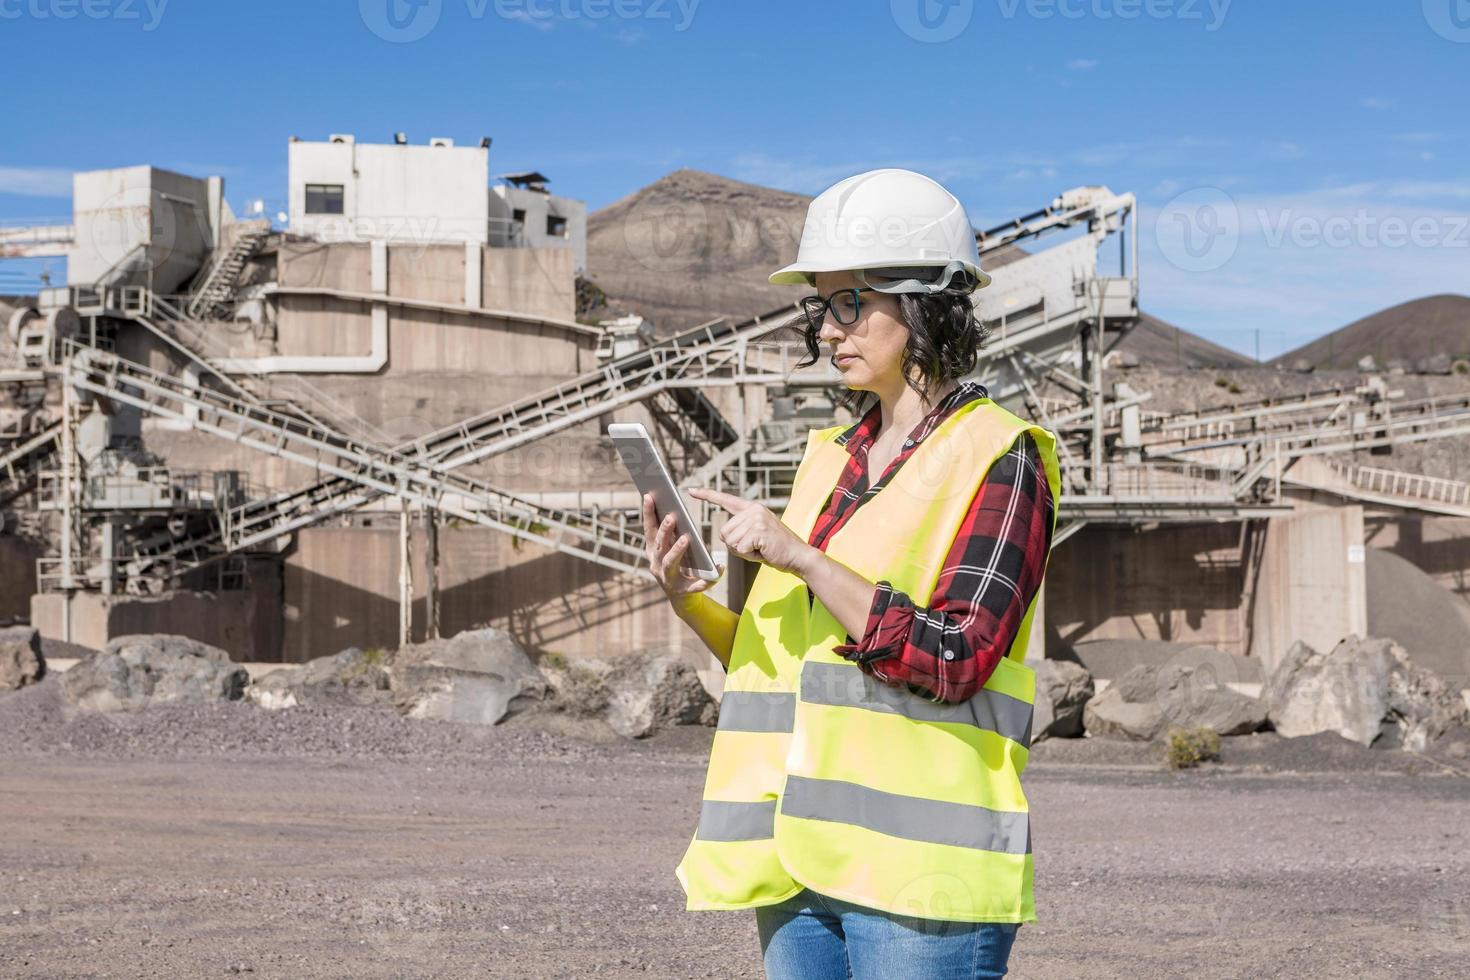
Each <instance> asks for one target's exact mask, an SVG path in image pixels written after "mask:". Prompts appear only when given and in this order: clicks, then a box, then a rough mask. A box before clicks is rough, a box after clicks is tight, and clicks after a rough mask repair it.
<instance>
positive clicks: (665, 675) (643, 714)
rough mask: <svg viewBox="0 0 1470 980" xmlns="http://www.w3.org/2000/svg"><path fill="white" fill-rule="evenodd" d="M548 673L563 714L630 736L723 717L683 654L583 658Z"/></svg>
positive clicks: (662, 652)
mask: <svg viewBox="0 0 1470 980" xmlns="http://www.w3.org/2000/svg"><path fill="white" fill-rule="evenodd" d="M543 663H544V662H543ZM545 669H546V674H547V678H548V679H549V680H550V682H551V686H552V688H553V690H554V692H555V695H554V702H555V705H556V707H557V708H558V710H561V711H564V712H566V713H568V714H570V715H574V716H577V717H582V718H602V719H603V720H604V721H606V722H607V724H608V726H609V727H610V728H612V729H613V731H615V732H617V733H618V734H619V735H622V736H624V737H626V738H646V737H647V736H649V735H652V734H653V733H655V732H657V731H661V730H662V729H665V728H668V727H670V726H672V725H713V724H714V723H715V720H716V719H717V718H718V717H719V706H718V704H717V703H716V702H715V700H714V698H712V697H710V694H709V692H708V691H707V690H706V689H705V686H704V683H703V682H702V681H701V680H700V677H699V673H698V671H697V670H696V669H695V667H694V666H693V665H692V664H690V663H689V660H688V658H687V657H686V656H684V655H682V654H680V653H679V652H678V651H673V650H650V651H644V652H642V653H635V654H630V655H628V656H626V657H618V658H615V659H604V658H601V657H579V658H577V659H575V660H572V661H569V662H565V663H557V664H555V665H546V666H545Z"/></svg>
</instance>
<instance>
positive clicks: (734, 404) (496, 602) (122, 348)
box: [0, 134, 1470, 673]
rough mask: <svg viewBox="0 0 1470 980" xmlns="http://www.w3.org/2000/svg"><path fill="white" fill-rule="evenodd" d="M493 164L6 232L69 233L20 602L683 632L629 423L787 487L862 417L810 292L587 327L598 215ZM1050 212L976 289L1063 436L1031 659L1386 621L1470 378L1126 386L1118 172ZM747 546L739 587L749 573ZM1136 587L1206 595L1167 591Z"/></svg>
mask: <svg viewBox="0 0 1470 980" xmlns="http://www.w3.org/2000/svg"><path fill="white" fill-rule="evenodd" d="M490 154H491V148H490V140H489V139H483V140H480V141H478V144H477V145H474V144H472V145H457V144H456V142H455V140H453V139H448V138H436V139H432V140H429V141H428V142H427V143H425V144H418V145H415V144H413V143H410V142H409V141H408V140H407V138H406V137H404V136H403V135H401V134H399V135H397V136H395V137H394V139H393V141H392V142H389V143H383V144H374V143H368V142H366V141H363V140H359V139H357V138H355V137H354V136H353V135H346V134H336V135H330V136H328V137H327V138H326V139H323V140H308V139H297V138H292V139H291V140H290V142H289V144H288V146H287V159H288V173H289V177H288V187H287V188H285V189H284V194H283V195H282V198H283V199H284V200H286V201H287V202H288V204H287V205H286V207H285V209H283V210H282V211H281V212H280V213H279V214H274V215H272V214H268V213H264V212H265V211H267V210H268V209H267V208H265V206H264V202H259V203H257V204H254V205H252V206H251V207H249V208H246V209H245V211H246V213H243V214H237V213H236V212H235V210H234V209H232V207H231V206H230V204H229V203H228V201H227V196H226V188H225V186H224V181H223V180H222V179H221V178H219V177H210V176H206V177H195V176H188V175H184V174H179V173H172V172H169V171H166V170H161V169H158V168H155V167H151V166H146V165H140V166H136V167H128V168H123V169H114V170H102V171H91V172H84V173H77V174H75V175H74V178H73V193H72V208H73V213H72V215H71V218H70V221H69V222H64V221H56V222H54V223H48V224H32V225H19V224H10V225H7V226H5V227H4V228H3V229H0V249H3V254H4V255H5V256H10V257H37V256H64V257H65V259H66V279H67V281H66V284H65V285H49V286H47V287H45V288H42V289H41V290H40V291H39V293H38V294H37V295H35V296H31V297H9V298H6V299H5V300H4V302H5V303H6V304H7V307H8V308H7V309H6V310H5V319H6V329H5V332H4V339H3V340H0V508H3V529H4V534H3V536H0V584H3V588H0V619H8V620H10V621H15V622H29V623H30V624H32V625H33V626H34V627H36V628H37V629H39V630H40V632H41V634H42V636H43V637H46V638H49V639H54V640H59V641H65V642H68V643H74V644H78V645H80V646H83V647H87V648H91V649H101V648H103V647H105V646H106V645H107V643H108V641H109V640H111V639H113V638H114V637H117V636H121V635H126V634H132V633H171V634H180V635H185V636H189V637H193V638H196V639H198V640H200V641H203V642H206V643H209V644H213V645H215V646H218V647H219V648H221V649H224V650H226V651H228V652H229V653H230V655H231V656H232V657H233V658H234V659H237V660H241V661H255V662H259V661H286V662H300V661H306V660H309V659H312V658H314V657H319V656H322V655H325V654H330V653H334V652H336V651H337V650H340V649H343V648H346V647H349V646H358V647H363V648H367V647H384V648H392V647H396V646H399V645H402V644H407V643H412V642H416V641H423V640H427V639H432V638H434V637H438V636H450V635H453V634H454V633H457V632H459V631H461V630H464V629H468V628H472V627H482V626H494V627H498V628H501V629H504V630H506V631H508V632H509V633H510V634H511V635H513V636H515V637H516V638H517V640H518V641H519V642H521V643H523V644H524V645H525V646H526V647H527V648H529V649H534V650H540V651H550V652H556V653H560V654H566V655H570V656H576V655H578V654H585V653H592V652H603V653H606V652H608V651H616V650H633V649H643V648H648V647H650V646H656V645H660V644H663V645H675V646H680V645H682V646H688V645H689V644H690V643H691V642H692V641H691V640H690V639H689V638H686V637H683V636H682V635H681V633H680V629H679V624H678V623H677V621H675V620H674V619H673V617H672V616H671V615H670V614H669V613H668V611H667V608H666V605H665V603H664V602H663V597H662V594H661V593H660V592H659V590H658V588H657V587H656V586H655V585H654V584H653V582H652V581H651V579H649V578H648V577H647V575H646V573H645V572H644V571H643V570H642V567H641V566H643V565H645V564H646V560H645V557H644V548H643V542H642V534H641V522H640V520H639V514H638V503H639V501H638V496H637V493H636V491H635V490H633V488H632V487H631V484H630V483H629V482H628V480H627V478H626V474H625V473H624V471H623V470H622V469H621V468H620V467H619V466H618V465H617V464H616V456H615V454H614V452H613V450H612V448H611V443H610V440H609V439H608V438H607V437H606V436H605V429H606V426H607V425H608V424H609V423H611V422H615V421H643V422H645V424H647V425H648V427H649V429H650V431H654V432H656V433H657V434H658V438H659V440H660V441H661V443H662V446H663V448H664V450H665V452H666V454H667V455H668V457H669V459H670V460H671V463H672V465H673V466H674V468H675V469H676V471H677V472H676V477H677V479H679V480H680V482H681V484H682V485H684V486H713V487H717V488H720V489H724V490H727V491H730V492H734V493H738V494H740V495H743V496H746V497H748V498H752V499H757V500H760V501H762V502H764V503H766V504H767V505H769V506H771V507H773V508H779V507H780V506H781V505H782V504H783V502H784V499H785V494H786V492H787V489H788V488H789V486H790V483H791V480H792V477H793V474H794V472H795V468H796V464H797V462H798V461H799V458H800V454H801V451H802V447H803V445H804V443H805V435H806V432H807V430H808V429H810V428H813V427H818V426H824V425H830V424H833V423H834V422H835V421H838V420H840V418H841V417H843V416H842V414H841V413H840V412H839V410H838V409H837V408H836V400H835V398H834V394H835V392H836V387H837V384H838V381H837V375H836V373H835V370H834V369H833V368H831V366H830V365H828V364H826V363H823V362H819V363H817V364H815V365H810V366H805V367H801V366H798V365H799V362H800V361H802V359H803V355H804V353H805V351H804V348H803V347H802V345H801V344H800V342H799V338H798V337H797V335H796V334H795V333H794V332H793V331H792V330H791V329H789V327H790V323H791V320H792V317H793V315H794V314H795V313H796V309H797V308H796V305H795V304H796V300H797V299H798V298H799V297H798V296H797V295H796V293H797V291H796V290H793V295H792V297H791V302H790V303H789V304H788V305H784V306H780V307H777V308H773V309H771V310H769V311H768V312H766V313H765V314H763V315H760V316H754V317H730V316H726V317H721V318H718V319H713V320H710V321H708V322H703V323H699V324H692V325H691V324H675V325H672V327H670V328H668V329H662V328H664V327H669V326H670V325H667V324H661V325H660V327H661V329H659V330H655V329H653V325H652V324H650V323H649V322H648V321H647V320H646V319H645V318H644V317H642V316H639V315H637V314H638V311H636V310H634V311H632V313H631V315H627V314H625V315H623V316H620V317H617V318H607V319H602V320H600V321H599V320H597V319H593V318H589V317H588V316H586V315H584V314H585V311H579V293H580V290H579V283H582V282H585V281H586V277H587V275H588V258H587V255H588V215H587V209H586V206H585V204H584V203H583V202H581V201H579V200H576V199H575V198H571V197H563V196H559V195H557V194H553V193H551V191H550V190H549V189H548V184H549V179H548V178H547V177H546V176H545V175H543V174H540V173H536V172H523V173H514V174H507V175H496V176H495V177H494V178H493V179H492V168H491V161H490ZM1038 204H1040V206H1039V207H1038V208H1037V209H1036V210H1034V211H1032V212H1031V213H1028V214H1023V215H1018V216H1016V217H1015V218H1014V219H1012V220H1010V221H1007V222H1005V223H1003V224H1000V225H997V226H996V227H993V228H988V229H984V230H980V231H977V241H978V244H979V249H980V253H981V256H982V260H987V258H988V257H995V258H998V259H1003V263H1004V264H1003V265H1000V266H999V271H998V272H997V274H996V281H995V284H994V286H993V287H992V288H989V289H985V290H981V291H979V292H977V293H976V294H975V296H976V308H977V313H978V315H979V316H980V318H981V319H982V320H983V321H984V322H985V323H986V324H988V326H989V330H990V332H989V339H988V341H987V344H986V348H985V350H984V352H983V354H982V357H981V362H980V366H979V368H978V370H977V377H978V379H979V380H980V381H982V382H983V383H984V384H985V385H986V386H987V388H988V389H989V391H990V394H991V396H992V397H993V398H995V399H996V400H997V401H999V402H1001V403H1002V404H1004V405H1006V406H1007V407H1010V408H1012V409H1013V410H1014V411H1016V412H1018V413H1019V414H1022V415H1024V416H1027V417H1030V418H1033V419H1036V420H1037V421H1039V422H1041V423H1042V424H1043V425H1045V426H1046V427H1047V428H1049V429H1051V430H1053V431H1055V432H1056V433H1057V434H1058V435H1059V436H1060V437H1061V441H1060V447H1061V457H1062V465H1063V496H1062V500H1061V511H1060V518H1059V524H1058V529H1057V532H1056V535H1055V540H1054V544H1053V547H1054V557H1053V561H1052V572H1051V574H1050V577H1049V580H1048V584H1047V587H1046V591H1045V593H1044V596H1043V601H1042V602H1041V603H1040V604H1039V614H1040V618H1041V620H1042V622H1044V624H1045V628H1044V629H1037V630H1035V631H1034V632H1033V634H1032V635H1033V643H1032V647H1033V649H1032V651H1031V656H1033V657H1035V658H1038V659H1039V658H1043V657H1045V656H1047V654H1048V649H1049V648H1050V652H1051V653H1052V655H1056V653H1057V651H1058V649H1059V648H1062V647H1065V646H1068V645H1071V644H1074V643H1077V642H1080V641H1084V640H1089V639H1107V638H1110V637H1140V636H1142V637H1145V638H1150V639H1162V640H1173V641H1186V642H1196V643H1204V644H1208V645H1210V646H1212V647H1215V648H1217V649H1220V650H1224V651H1226V652H1229V653H1234V654H1241V655H1246V656H1248V657H1252V658H1258V659H1259V661H1260V662H1261V665H1262V667H1263V668H1264V669H1265V670H1270V669H1271V668H1272V667H1273V666H1274V665H1275V663H1276V662H1277V661H1278V660H1279V658H1280V657H1281V656H1282V655H1283V654H1284V653H1285V651H1286V650H1287V649H1288V648H1289V647H1290V646H1291V644H1292V643H1294V642H1296V641H1304V642H1306V643H1308V644H1309V645H1313V646H1315V647H1316V648H1318V649H1327V648H1330V647H1331V646H1332V645H1333V644H1334V643H1335V642H1336V641H1337V640H1338V639H1339V638H1341V637H1342V636H1345V635H1350V634H1359V635H1362V634H1366V633H1367V632H1368V624H1367V607H1368V601H1367V596H1366V579H1365V565H1366V561H1365V554H1366V549H1367V548H1368V547H1369V545H1370V544H1375V543H1376V544H1378V545H1379V546H1382V539H1383V537H1384V536H1398V537H1402V536H1404V535H1405V534H1406V533H1407V531H1406V530H1405V529H1407V528H1409V527H1412V528H1413V534H1414V536H1415V537H1416V538H1417V539H1424V538H1425V537H1426V532H1425V528H1426V527H1429V528H1431V532H1430V533H1429V534H1428V537H1431V538H1432V537H1434V536H1435V535H1434V533H1433V531H1432V528H1433V526H1434V524H1435V522H1437V521H1450V522H1451V523H1453V520H1454V519H1456V518H1466V517H1470V483H1465V482H1457V481H1454V480H1449V479H1443V478H1434V477H1431V476H1428V475H1426V474H1424V473H1421V472H1416V471H1415V469H1414V468H1413V466H1412V464H1409V465H1406V463H1405V461H1404V460H1403V459H1402V458H1401V457H1402V455H1403V454H1402V450H1403V448H1404V447H1408V446H1411V445H1414V444H1419V443H1428V442H1432V441H1436V440H1445V439H1454V438H1457V437H1459V438H1463V437H1464V436H1465V435H1466V434H1470V391H1466V392H1464V393H1462V394H1459V395H1453V394H1451V395H1437V396H1432V397H1418V396H1413V397H1411V396H1408V395H1406V394H1405V393H1404V391H1403V390H1401V388H1402V386H1401V385H1400V384H1399V382H1400V381H1401V377H1399V376H1396V375H1394V374H1390V373H1389V372H1388V371H1387V370H1386V369H1385V367H1384V366H1382V365H1377V364H1372V363H1368V364H1365V365H1364V366H1363V367H1364V370H1363V371H1362V372H1360V374H1359V375H1358V377H1357V379H1356V381H1354V382H1352V383H1346V384H1344V383H1336V382H1334V383H1331V384H1328V383H1325V382H1319V383H1318V384H1317V385H1315V386H1313V385H1312V384H1311V383H1310V381H1311V379H1310V376H1303V377H1304V379H1305V382H1306V383H1303V384H1299V385H1297V390H1295V391H1293V392H1292V393H1290V394H1285V395H1278V396H1274V397H1270V398H1267V399H1264V400H1256V399H1249V398H1238V399H1234V400H1231V401H1229V402H1228V403H1227V404H1224V405H1221V406H1220V407H1213V408H1207V409H1203V410H1200V409H1195V410H1188V411H1173V410H1167V409H1164V408H1162V407H1160V406H1159V405H1158V404H1157V403H1156V401H1155V400H1154V398H1153V393H1152V392H1151V391H1150V390H1148V389H1147V388H1146V387H1144V386H1142V384H1141V383H1140V381H1139V380H1138V379H1136V378H1134V377H1133V376H1132V375H1131V374H1130V373H1129V371H1128V370H1127V368H1129V367H1130V366H1131V363H1132V361H1131V360H1130V358H1131V357H1132V355H1130V354H1129V353H1128V347H1127V344H1126V340H1127V338H1128V337H1129V335H1130V333H1131V332H1132V331H1133V330H1134V329H1135V327H1137V326H1138V325H1139V323H1140V321H1141V314H1140V307H1139V303H1140V296H1141V295H1142V294H1144V293H1145V292H1146V289H1147V280H1146V278H1144V277H1141V276H1140V272H1139V265H1138V241H1139V221H1138V215H1137V204H1136V201H1135V199H1134V197H1133V195H1132V194H1130V193H1115V192H1114V191H1112V190H1110V189H1109V188H1107V187H1102V186H1088V187H1077V188H1073V189H1070V190H1064V191H1062V192H1061V193H1059V194H1058V195H1057V196H1056V197H1055V198H1054V199H1053V200H1051V201H1047V202H1038ZM659 231H660V229H657V228H653V229H633V228H629V229H627V230H626V231H625V236H626V242H627V245H628V247H629V249H630V250H631V253H632V254H633V257H634V258H635V259H637V258H639V257H640V255H641V256H642V257H643V258H644V259H645V260H646V262H647V263H648V264H649V268H651V269H658V268H663V269H667V268H669V267H670V263H671V261H676V260H677V257H675V258H674V259H671V257H670V255H668V254H666V253H664V252H661V251H660V250H659V249H658V247H657V243H656V237H655V236H656V235H657V234H658V233H659ZM791 246H792V248H793V249H794V239H793V240H792V242H791ZM1369 360H1370V361H1371V358H1370V359H1369ZM1199 373H1200V383H1201V385H1202V386H1209V385H1210V383H1211V382H1212V381H1213V380H1214V379H1213V377H1209V376H1208V369H1206V368H1203V367H1202V368H1200V372H1199ZM1396 453H1397V454H1398V455H1395V454H1396ZM1365 459H1372V461H1373V462H1374V463H1381V464H1382V465H1366V464H1365V462H1364V460H1365ZM713 516H714V515H711V514H706V515H705V517H706V519H710V518H712V517H713ZM1375 535H1376V536H1377V537H1378V539H1379V540H1378V541H1370V538H1372V537H1373V536H1375ZM712 540H714V539H713V538H712ZM720 557H721V558H722V559H724V560H726V561H728V556H720ZM731 564H732V565H733V566H734V567H732V568H731V569H730V572H729V574H727V575H726V577H725V579H724V580H723V581H722V582H721V583H720V586H719V594H720V596H721V598H723V599H724V600H725V601H726V602H727V603H729V604H731V605H732V607H734V608H737V609H738V608H739V603H740V601H741V599H742V597H743V594H744V589H745V588H746V587H748V583H749V580H750V577H751V569H749V568H745V567H743V565H744V563H742V562H740V561H738V560H736V561H734V562H733V563H731ZM1145 569H1146V571H1145ZM1150 578H1152V579H1153V580H1159V579H1167V580H1170V581H1172V582H1175V583H1177V584H1178V585H1179V589H1180V591H1181V592H1188V591H1191V590H1192V591H1193V593H1194V594H1195V595H1196V596H1197V597H1198V598H1197V599H1194V600H1191V602H1190V603H1189V605H1190V606H1191V607H1190V608H1186V607H1185V605H1186V604H1184V603H1181V602H1178V601H1175V600H1173V599H1170V598H1168V597H1167V596H1166V597H1164V598H1163V601H1162V602H1160V594H1159V593H1158V591H1157V590H1153V591H1152V592H1150V590H1148V589H1140V588H1137V587H1136V586H1137V585H1138V583H1139V582H1140V581H1143V580H1146V579H1150ZM1145 606H1146V607H1147V608H1144V607H1145ZM1141 623H1142V625H1140V624H1141ZM701 656H703V654H702V652H701ZM707 659H708V663H705V664H703V665H702V666H703V668H704V672H709V673H717V670H714V671H712V670H710V668H713V667H714V661H713V660H712V658H707Z"/></svg>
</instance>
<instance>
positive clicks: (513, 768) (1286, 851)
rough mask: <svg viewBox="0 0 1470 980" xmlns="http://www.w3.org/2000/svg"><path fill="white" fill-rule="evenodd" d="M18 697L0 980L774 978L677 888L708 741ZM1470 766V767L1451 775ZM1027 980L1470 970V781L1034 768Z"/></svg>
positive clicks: (3, 727)
mask: <svg viewBox="0 0 1470 980" xmlns="http://www.w3.org/2000/svg"><path fill="white" fill-rule="evenodd" d="M56 693H57V692H56V688H55V678H54V677H53V678H50V679H48V680H47V681H45V682H44V683H43V684H42V685H40V686H39V687H37V688H33V689H29V690H26V691H22V692H19V693H17V694H10V695H0V738H3V744H0V975H3V976H6V977H12V976H14V977H83V976H85V977H104V976H106V977H142V976H150V977H151V976H180V977H182V976H189V977H193V976H201V977H208V976H227V975H239V974H250V975H253V976H257V977H338V976H350V977H354V978H370V977H429V976H445V977H471V976H494V977H581V976H588V975H598V976H613V977H617V976H650V975H651V976H659V977H742V976H743V977H753V976H759V975H760V963H759V958H758V952H757V948H756V937H755V929H754V925H753V919H752V916H751V915H750V914H749V913H714V914H707V913H706V914H691V913H686V912H684V911H683V910H682V904H683V903H682V893H681V892H680V890H679V886H678V883H677V882H676V881H675V879H674V877H673V874H672V869H673V866H674V864H675V863H676V862H677V861H678V859H679V856H680V854H681V852H682V850H683V848H684V846H685V844H686V842H687V840H688V835H689V834H690V832H691V830H692V828H693V822H694V815H695V809H696V805H697V800H698V797H699V789H700V783H701V779H702V774H703V766H704V752H705V751H706V750H707V746H708V739H709V732H708V730H703V729H684V730H680V731H678V732H676V733H673V734H671V735H667V736H662V737H660V738H658V739H655V740H652V741H650V742H646V743H640V744H629V743H623V742H618V741H612V740H607V739H597V738H589V737H587V736H585V735H572V734H567V733H557V732H551V731H547V730H545V729H544V727H541V723H531V722H527V721H524V720H513V721H512V722H510V723H508V724H507V725H504V726H501V727H498V728H495V729H480V728H472V727H462V726H455V725H450V724H442V723H433V722H415V721H409V720H406V719H401V718H398V717H396V716H393V715H391V714H384V713H380V712H372V711H366V710H362V709H356V710H353V709H341V710H325V709H320V710H319V709H308V708H300V709H293V710H292V711H288V712H283V713H280V714H269V713H266V712H263V711H259V710H257V709H254V708H251V707H249V706H247V705H241V704H226V705H217V706H211V707H208V708H172V709H154V710H153V711H150V712H146V713H144V714H143V715H134V716H125V717H122V718H100V717H90V718H80V719H68V718H66V717H64V715H63V713H62V712H61V709H60V706H59V703H58V702H57V699H56ZM1456 764H1457V767H1458V768H1461V769H1464V768H1467V764H1466V763H1465V762H1464V760H1458V762H1457V763H1456ZM1028 787H1029V792H1030V796H1031V800H1032V806H1033V810H1034V824H1035V835H1036V841H1037V852H1038V860H1037V866H1038V873H1037V894H1038V901H1039V905H1040V910H1041V921H1040V922H1038V923H1036V924H1035V925H1030V926H1026V927H1024V928H1023V929H1022V930H1021V932H1020V937H1019V939H1018V941H1017V945H1016V949H1015V953H1014V955H1013V957H1012V975H1014V976H1017V977H1067V978H1075V977H1128V978H1139V977H1176V976H1191V977H1263V976H1284V977H1342V976H1353V977H1395V978H1397V977H1429V976H1443V977H1451V976H1463V975H1464V971H1465V964H1466V963H1467V962H1470V778H1466V777H1463V776H1459V775H1454V774H1450V773H1448V772H1447V771H1446V770H1445V769H1443V768H1442V767H1439V766H1436V765H1434V764H1431V763H1427V762H1426V761H1425V760H1422V759H1415V758H1414V757H1411V756H1406V755H1404V754H1402V753H1398V752H1378V751H1369V750H1360V749H1357V748H1355V747H1352V746H1349V745H1347V744H1346V743H1341V741H1340V740H1337V741H1336V742H1333V741H1328V740H1320V739H1311V740H1297V741H1296V742H1294V743H1286V742H1283V741H1282V740H1280V739H1277V738H1276V737H1275V736H1255V737H1252V738H1250V739H1246V740H1229V741H1228V743H1227V747H1226V762H1225V764H1224V765H1222V766H1216V767H1211V768H1208V769H1206V770H1202V771H1197V772H1190V773H1182V774H1171V773H1166V772H1163V771H1160V770H1158V769H1157V768H1155V763H1154V760H1153V757H1152V751H1151V750H1149V749H1147V748H1143V747H1134V746H1121V745H1118V744H1116V743H1113V744H1107V743H1102V742H1100V741H1098V740H1086V741H1083V742H1075V743H1047V744H1044V745H1042V746H1040V747H1038V750H1037V752H1036V753H1035V760H1034V761H1033V764H1032V767H1031V769H1029V770H1028Z"/></svg>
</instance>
